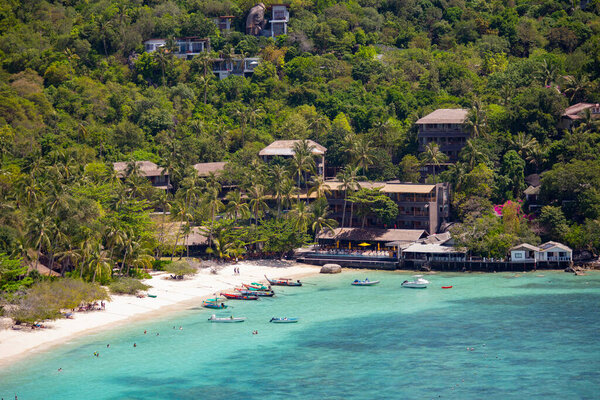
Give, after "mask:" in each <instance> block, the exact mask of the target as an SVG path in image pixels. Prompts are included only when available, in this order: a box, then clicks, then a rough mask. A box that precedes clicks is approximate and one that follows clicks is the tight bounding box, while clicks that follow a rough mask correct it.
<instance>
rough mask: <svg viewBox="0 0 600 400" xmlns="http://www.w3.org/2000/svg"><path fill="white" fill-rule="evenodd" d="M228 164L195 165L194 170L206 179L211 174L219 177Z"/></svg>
mask: <svg viewBox="0 0 600 400" xmlns="http://www.w3.org/2000/svg"><path fill="white" fill-rule="evenodd" d="M226 165H227V163H226V162H224V161H222V162H209V163H198V164H195V165H194V169H195V170H196V171H198V176H200V177H206V176H210V174H215V175H219V174H221V173H223V171H224V170H225V166H226Z"/></svg>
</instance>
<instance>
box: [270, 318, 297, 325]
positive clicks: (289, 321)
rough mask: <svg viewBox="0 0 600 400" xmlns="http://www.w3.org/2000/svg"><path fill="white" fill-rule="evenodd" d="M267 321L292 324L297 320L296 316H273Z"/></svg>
mask: <svg viewBox="0 0 600 400" xmlns="http://www.w3.org/2000/svg"><path fill="white" fill-rule="evenodd" d="M269 322H272V323H274V324H294V323H296V322H298V318H288V317H273V318H271V320H270V321H269Z"/></svg>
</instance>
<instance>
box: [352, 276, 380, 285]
mask: <svg viewBox="0 0 600 400" xmlns="http://www.w3.org/2000/svg"><path fill="white" fill-rule="evenodd" d="M378 283H379V281H370V280H369V278H366V279H365V280H364V281H359V280H358V279H355V280H354V282H352V283H351V284H352V285H353V286H373V285H377V284H378Z"/></svg>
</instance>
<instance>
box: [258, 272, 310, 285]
mask: <svg viewBox="0 0 600 400" xmlns="http://www.w3.org/2000/svg"><path fill="white" fill-rule="evenodd" d="M265 278H267V276H266V275H265ZM267 280H268V281H269V283H270V284H271V285H273V286H302V282H300V281H296V282H294V281H293V280H291V279H289V278H279V279H269V278H267Z"/></svg>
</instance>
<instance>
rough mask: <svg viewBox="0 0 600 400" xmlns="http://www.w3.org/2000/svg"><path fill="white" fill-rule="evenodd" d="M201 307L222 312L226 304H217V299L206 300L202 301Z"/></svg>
mask: <svg viewBox="0 0 600 400" xmlns="http://www.w3.org/2000/svg"><path fill="white" fill-rule="evenodd" d="M202 307H204V308H213V309H221V310H223V309H225V308H227V304H225V303H218V301H217V299H208V300H204V301H203V302H202Z"/></svg>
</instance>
